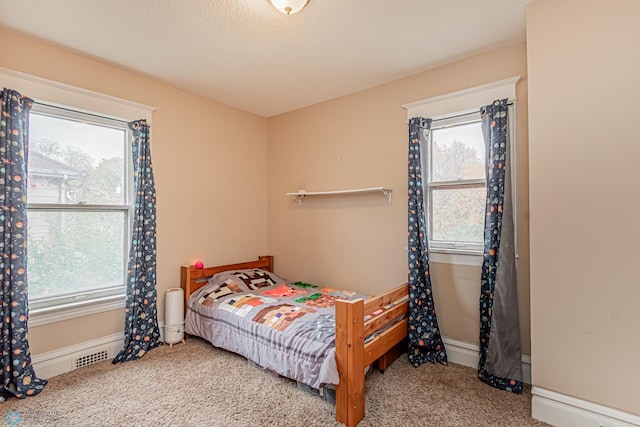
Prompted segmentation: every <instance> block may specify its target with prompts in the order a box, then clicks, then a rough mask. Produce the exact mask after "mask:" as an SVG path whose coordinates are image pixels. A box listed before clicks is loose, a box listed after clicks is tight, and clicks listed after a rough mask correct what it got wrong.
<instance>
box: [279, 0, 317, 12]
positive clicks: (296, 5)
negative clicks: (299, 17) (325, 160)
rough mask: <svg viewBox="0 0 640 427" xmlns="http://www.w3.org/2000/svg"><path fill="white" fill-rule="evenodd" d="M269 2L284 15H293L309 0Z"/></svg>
mask: <svg viewBox="0 0 640 427" xmlns="http://www.w3.org/2000/svg"><path fill="white" fill-rule="evenodd" d="M269 2H270V3H271V4H272V5H273V7H275V8H276V9H278V11H280V12H282V13H284V14H285V15H293V14H294V13H298V12H300V11H301V10H302V9H303V8H304V7H305V6H306V5H307V3H309V0H269Z"/></svg>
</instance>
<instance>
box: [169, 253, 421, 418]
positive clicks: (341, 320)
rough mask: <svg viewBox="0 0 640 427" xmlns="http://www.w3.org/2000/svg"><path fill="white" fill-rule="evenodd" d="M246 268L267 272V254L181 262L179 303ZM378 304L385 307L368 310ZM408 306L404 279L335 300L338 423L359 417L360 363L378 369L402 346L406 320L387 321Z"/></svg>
mask: <svg viewBox="0 0 640 427" xmlns="http://www.w3.org/2000/svg"><path fill="white" fill-rule="evenodd" d="M247 268H261V269H263V270H267V271H270V272H272V273H273V272H274V271H273V256H270V255H267V256H261V257H260V258H259V259H258V260H257V261H250V262H242V263H238V264H229V265H222V266H217V267H205V268H201V269H196V268H195V266H194V265H183V266H182V268H181V271H180V282H181V286H182V289H183V290H184V297H185V307H186V303H187V300H188V299H189V295H191V294H192V293H193V292H195V291H196V290H197V289H199V288H200V287H202V286H203V285H205V284H206V283H207V280H208V278H209V277H211V276H213V275H214V274H216V273H219V272H222V271H227V270H240V269H247ZM383 307H387V309H386V310H383V311H382V312H381V313H379V314H376V315H374V314H373V313H374V312H376V311H377V310H379V309H380V308H383ZM408 307H409V303H408V285H407V284H406V283H405V284H403V285H400V286H397V287H395V288H393V289H391V290H389V291H387V292H384V293H383V294H381V295H376V296H374V297H371V298H369V299H367V300H363V299H358V300H354V301H336V304H335V309H336V363H337V365H338V374H339V377H340V383H339V384H338V385H337V387H336V419H337V420H338V421H339V422H341V423H342V424H345V425H347V426H349V427H354V426H356V425H357V424H358V423H359V422H360V421H361V420H362V419H363V418H364V415H365V410H364V402H365V386H364V382H365V367H367V366H369V365H375V366H377V368H378V369H380V370H381V371H383V372H384V370H385V369H387V367H388V366H389V365H390V364H391V363H392V362H393V361H394V360H395V359H396V358H397V357H398V356H400V355H401V354H402V353H403V352H404V351H405V350H406V344H405V338H406V336H407V328H408V321H407V318H406V316H405V317H404V318H402V320H400V321H396V322H395V323H393V321H394V320H396V319H398V318H399V317H401V316H403V315H406V313H407V311H408ZM185 313H186V310H185ZM365 316H367V320H365ZM382 328H385V329H384V330H383V331H382V332H380V333H378V334H377V335H376V336H375V338H373V339H372V340H371V341H369V342H367V343H365V342H364V339H365V337H367V336H368V335H370V334H372V333H373V332H375V331H379V330H381V329H382Z"/></svg>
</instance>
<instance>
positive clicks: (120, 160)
mask: <svg viewBox="0 0 640 427" xmlns="http://www.w3.org/2000/svg"><path fill="white" fill-rule="evenodd" d="M29 136H30V138H29V144H30V145H29V163H28V172H29V177H28V179H29V188H28V194H27V197H28V202H29V203H61V204H76V203H80V204H98V205H112V204H113V205H123V204H125V197H124V195H125V191H124V188H125V187H124V185H125V183H124V159H125V155H124V150H125V146H126V144H125V143H126V131H125V130H124V129H115V128H112V127H108V126H100V125H95V124H89V123H84V122H80V121H77V120H72V119H66V118H61V117H52V116H48V115H45V114H38V113H35V112H34V113H32V114H31V116H30V119H29Z"/></svg>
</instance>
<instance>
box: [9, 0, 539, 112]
mask: <svg viewBox="0 0 640 427" xmlns="http://www.w3.org/2000/svg"><path fill="white" fill-rule="evenodd" d="M530 1H531V0H311V1H310V3H309V5H308V6H307V7H306V8H305V9H303V10H302V11H301V12H300V13H298V14H296V15H292V16H286V15H282V14H280V13H279V12H277V11H276V10H275V9H274V8H273V7H272V6H271V5H270V4H269V3H268V1H267V0H0V27H2V28H5V29H10V30H15V31H18V32H20V33H22V34H26V35H29V36H31V37H34V38H36V39H40V40H47V41H49V42H50V43H53V44H56V45H59V46H64V47H66V48H69V49H71V50H73V51H76V52H79V53H81V54H83V55H87V56H89V57H92V58H95V59H98V60H101V61H103V62H107V63H110V64H115V65H118V66H120V67H123V68H126V69H128V70H132V71H134V72H137V73H139V74H142V75H145V76H149V77H152V78H154V79H156V80H159V81H162V82H165V83H168V84H170V85H172V86H175V87H178V88H181V89H184V90H187V91H190V92H193V93H196V94H199V95H202V96H204V97H207V98H210V99H213V100H216V101H219V102H222V103H225V104H228V105H232V106H234V107H237V108H240V109H243V110H246V111H250V112H253V113H256V114H259V115H261V116H264V117H270V116H273V115H277V114H281V113H284V112H287V111H292V110H295V109H297V108H301V107H304V106H307V105H312V104H316V103H318V102H322V101H326V100H328V99H332V98H336V97H339V96H342V95H346V94H349V93H353V92H357V91H360V90H364V89H367V88H370V87H373V86H377V85H380V84H382V83H386V82H389V81H392V80H396V79H398V78H401V77H405V76H408V75H412V74H416V73H418V72H421V71H424V70H427V69H429V68H433V67H434V66H437V65H440V64H443V63H446V62H450V61H453V60H455V59H458V58H461V57H465V56H468V55H471V54H474V53H477V52H481V51H485V50H489V49H492V48H495V47H499V46H503V45H507V44H511V43H515V42H518V41H522V40H524V37H525V34H524V32H525V10H524V9H525V5H526V4H527V3H529V2H530Z"/></svg>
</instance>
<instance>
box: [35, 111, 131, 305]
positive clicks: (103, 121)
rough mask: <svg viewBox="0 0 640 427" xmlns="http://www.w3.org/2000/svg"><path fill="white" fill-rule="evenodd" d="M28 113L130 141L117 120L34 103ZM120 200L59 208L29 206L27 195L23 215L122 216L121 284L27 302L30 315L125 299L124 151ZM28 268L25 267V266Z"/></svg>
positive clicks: (127, 205)
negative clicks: (110, 131)
mask: <svg viewBox="0 0 640 427" xmlns="http://www.w3.org/2000/svg"><path fill="white" fill-rule="evenodd" d="M31 113H32V114H33V113H36V114H41V115H46V116H50V117H55V118H60V119H64V120H69V121H77V122H80V123H88V124H92V125H97V126H103V127H108V128H113V129H118V130H123V131H124V132H125V141H124V142H123V143H124V144H127V142H128V141H131V136H132V132H131V130H130V129H129V127H128V126H127V124H126V123H125V122H123V121H120V120H114V119H111V118H108V117H103V116H99V115H96V114H87V113H83V112H79V111H76V110H73V109H72V108H60V107H53V106H50V105H46V104H40V103H34V104H33V106H32V108H31ZM124 156H125V157H124V159H123V160H124V177H123V178H124V190H125V191H124V193H123V196H124V200H123V204H121V205H96V204H84V203H83V204H61V203H29V197H28V195H27V214H28V212H87V213H88V212H122V213H124V219H123V221H124V224H123V226H124V227H123V230H124V232H125V234H124V236H123V242H122V245H123V270H122V283H120V284H118V285H114V286H111V287H109V288H105V289H100V290H87V291H78V292H75V293H73V294H65V295H59V296H53V297H50V298H45V299H40V300H38V301H35V300H29V309H30V310H31V311H32V312H38V311H44V310H55V309H57V308H59V307H69V306H70V305H73V304H76V303H78V302H84V301H103V302H104V301H116V300H122V297H123V296H125V295H126V287H125V283H126V269H127V260H128V254H129V245H130V244H131V229H132V223H133V174H132V171H131V165H132V151H131V149H130V145H129V149H127V147H125V150H124ZM27 268H28V266H27Z"/></svg>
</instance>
